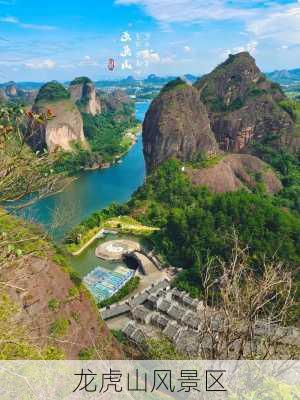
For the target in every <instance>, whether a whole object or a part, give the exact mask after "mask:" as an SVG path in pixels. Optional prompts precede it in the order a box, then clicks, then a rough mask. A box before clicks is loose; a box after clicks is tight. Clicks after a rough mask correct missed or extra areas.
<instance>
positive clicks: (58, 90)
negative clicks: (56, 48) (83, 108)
mask: <svg viewBox="0 0 300 400" xmlns="http://www.w3.org/2000/svg"><path fill="white" fill-rule="evenodd" d="M32 110H33V112H37V113H47V111H48V110H51V112H52V114H53V115H54V118H52V119H50V120H49V121H47V122H46V123H45V124H43V125H41V126H40V127H39V128H38V129H37V130H36V131H35V133H34V135H32V136H31V137H30V138H29V139H28V143H29V144H30V146H31V147H32V148H33V149H34V150H40V151H42V150H43V149H45V148H47V149H48V151H49V152H54V151H55V150H57V149H63V150H65V151H72V145H73V144H74V143H75V142H78V143H80V144H81V145H82V146H83V147H86V146H87V144H86V140H85V136H84V132H83V121H82V116H81V114H80V111H79V110H78V108H77V106H76V105H75V104H74V102H73V101H72V99H71V98H70V94H69V93H68V92H67V90H66V89H65V88H64V87H63V86H62V85H61V84H59V83H57V82H50V83H47V84H46V85H44V86H43V87H42V88H41V89H40V91H39V93H38V95H37V97H36V100H35V103H34V105H33V108H32Z"/></svg>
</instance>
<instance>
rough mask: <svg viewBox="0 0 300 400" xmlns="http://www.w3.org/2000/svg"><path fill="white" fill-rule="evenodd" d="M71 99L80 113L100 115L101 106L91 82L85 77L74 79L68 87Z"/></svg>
mask: <svg viewBox="0 0 300 400" xmlns="http://www.w3.org/2000/svg"><path fill="white" fill-rule="evenodd" d="M69 91H70V94H71V98H72V100H73V101H74V103H76V104H77V105H78V107H79V108H80V110H81V111H82V112H85V113H87V114H91V115H96V114H100V113H101V104H100V101H99V99H98V98H97V95H96V89H95V86H94V84H93V82H92V81H91V80H90V79H89V78H86V77H80V78H76V79H74V80H73V81H72V82H71V84H70V87H69Z"/></svg>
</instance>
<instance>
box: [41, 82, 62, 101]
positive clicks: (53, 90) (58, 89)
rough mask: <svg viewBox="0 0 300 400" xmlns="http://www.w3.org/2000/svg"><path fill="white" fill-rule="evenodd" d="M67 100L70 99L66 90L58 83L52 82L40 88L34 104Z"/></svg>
mask: <svg viewBox="0 0 300 400" xmlns="http://www.w3.org/2000/svg"><path fill="white" fill-rule="evenodd" d="M69 98H70V93H69V92H68V91H67V89H66V88H65V87H64V86H63V85H62V84H60V83H59V82H56V81H52V82H48V83H46V84H45V85H44V86H42V87H41V89H40V90H39V93H38V95H37V97H36V103H39V102H43V101H45V102H48V101H50V102H52V101H59V100H67V99H69Z"/></svg>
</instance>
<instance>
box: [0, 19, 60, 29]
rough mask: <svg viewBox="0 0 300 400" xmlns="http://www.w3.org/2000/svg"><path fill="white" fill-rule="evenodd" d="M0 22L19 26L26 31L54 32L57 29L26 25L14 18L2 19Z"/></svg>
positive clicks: (46, 26)
mask: <svg viewBox="0 0 300 400" xmlns="http://www.w3.org/2000/svg"><path fill="white" fill-rule="evenodd" d="M0 22H2V23H5V24H14V25H18V26H20V27H21V28H24V29H34V30H39V31H53V30H55V29H56V27H55V26H51V25H37V24H25V23H23V22H21V21H20V20H19V19H18V18H16V17H12V16H8V17H0Z"/></svg>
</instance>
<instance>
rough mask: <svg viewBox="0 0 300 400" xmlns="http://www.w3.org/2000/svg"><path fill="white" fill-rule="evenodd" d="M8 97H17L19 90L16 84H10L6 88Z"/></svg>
mask: <svg viewBox="0 0 300 400" xmlns="http://www.w3.org/2000/svg"><path fill="white" fill-rule="evenodd" d="M5 93H6V96H8V97H17V95H18V89H17V86H16V84H15V83H14V82H9V84H8V85H7V86H6V88H5Z"/></svg>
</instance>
